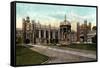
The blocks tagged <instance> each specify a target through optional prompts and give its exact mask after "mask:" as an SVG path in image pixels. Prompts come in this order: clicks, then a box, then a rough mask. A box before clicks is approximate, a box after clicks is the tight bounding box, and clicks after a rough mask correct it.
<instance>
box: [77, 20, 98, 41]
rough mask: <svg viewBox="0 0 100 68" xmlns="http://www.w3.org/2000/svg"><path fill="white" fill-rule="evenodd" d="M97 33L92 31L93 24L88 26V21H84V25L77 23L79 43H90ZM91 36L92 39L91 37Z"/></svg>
mask: <svg viewBox="0 0 100 68" xmlns="http://www.w3.org/2000/svg"><path fill="white" fill-rule="evenodd" d="M95 34H96V31H93V30H92V27H91V22H89V23H88V24H87V20H84V24H81V25H80V23H79V22H78V23H77V42H90V41H91V40H92V39H90V38H92V37H93V36H95ZM90 36H91V37H90Z"/></svg>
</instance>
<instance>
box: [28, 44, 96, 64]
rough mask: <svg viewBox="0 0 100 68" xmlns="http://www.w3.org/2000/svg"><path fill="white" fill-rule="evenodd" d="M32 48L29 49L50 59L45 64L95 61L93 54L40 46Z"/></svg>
mask: <svg viewBox="0 0 100 68" xmlns="http://www.w3.org/2000/svg"><path fill="white" fill-rule="evenodd" d="M32 46H33V47H31V48H30V49H32V50H34V51H37V52H39V53H41V54H44V55H47V56H49V57H50V58H49V60H48V61H47V62H46V63H64V62H80V61H93V60H96V54H93V53H82V52H77V51H72V50H64V49H58V48H52V47H49V46H42V45H32Z"/></svg>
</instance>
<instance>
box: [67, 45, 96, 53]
mask: <svg viewBox="0 0 100 68" xmlns="http://www.w3.org/2000/svg"><path fill="white" fill-rule="evenodd" d="M67 47H70V48H76V49H84V50H93V51H95V50H96V48H97V45H96V44H82V43H80V44H71V45H69V46H67Z"/></svg>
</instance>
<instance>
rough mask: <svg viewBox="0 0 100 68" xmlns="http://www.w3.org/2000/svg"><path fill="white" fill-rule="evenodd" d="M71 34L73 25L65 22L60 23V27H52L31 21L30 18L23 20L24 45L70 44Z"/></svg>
mask: <svg viewBox="0 0 100 68" xmlns="http://www.w3.org/2000/svg"><path fill="white" fill-rule="evenodd" d="M70 33H71V24H70V22H69V21H67V20H66V15H65V20H64V21H63V22H61V23H60V26H59V27H52V26H51V25H41V24H40V22H39V21H38V22H35V21H34V20H30V18H29V17H26V18H24V19H23V25H22V34H23V39H24V40H23V42H24V43H33V44H45V43H46V44H47V43H60V44H69V43H70V42H71V39H70V37H71V36H70Z"/></svg>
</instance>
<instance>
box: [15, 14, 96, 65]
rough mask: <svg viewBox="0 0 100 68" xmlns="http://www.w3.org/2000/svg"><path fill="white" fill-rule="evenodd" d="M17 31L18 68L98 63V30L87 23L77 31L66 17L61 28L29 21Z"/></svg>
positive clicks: (79, 26)
mask: <svg viewBox="0 0 100 68" xmlns="http://www.w3.org/2000/svg"><path fill="white" fill-rule="evenodd" d="M22 24H23V25H22V29H17V30H16V65H31V64H50V63H70V62H86V61H96V60H97V35H96V26H91V25H92V24H91V22H87V20H84V23H83V24H80V23H79V22H77V23H76V24H77V28H76V30H77V31H74V30H72V29H71V28H72V26H71V23H70V22H69V21H68V20H67V19H66V15H65V17H64V21H62V22H61V23H60V26H59V27H52V26H51V25H41V24H40V22H38V23H36V22H35V21H34V20H31V19H30V17H26V18H23V19H22Z"/></svg>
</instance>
